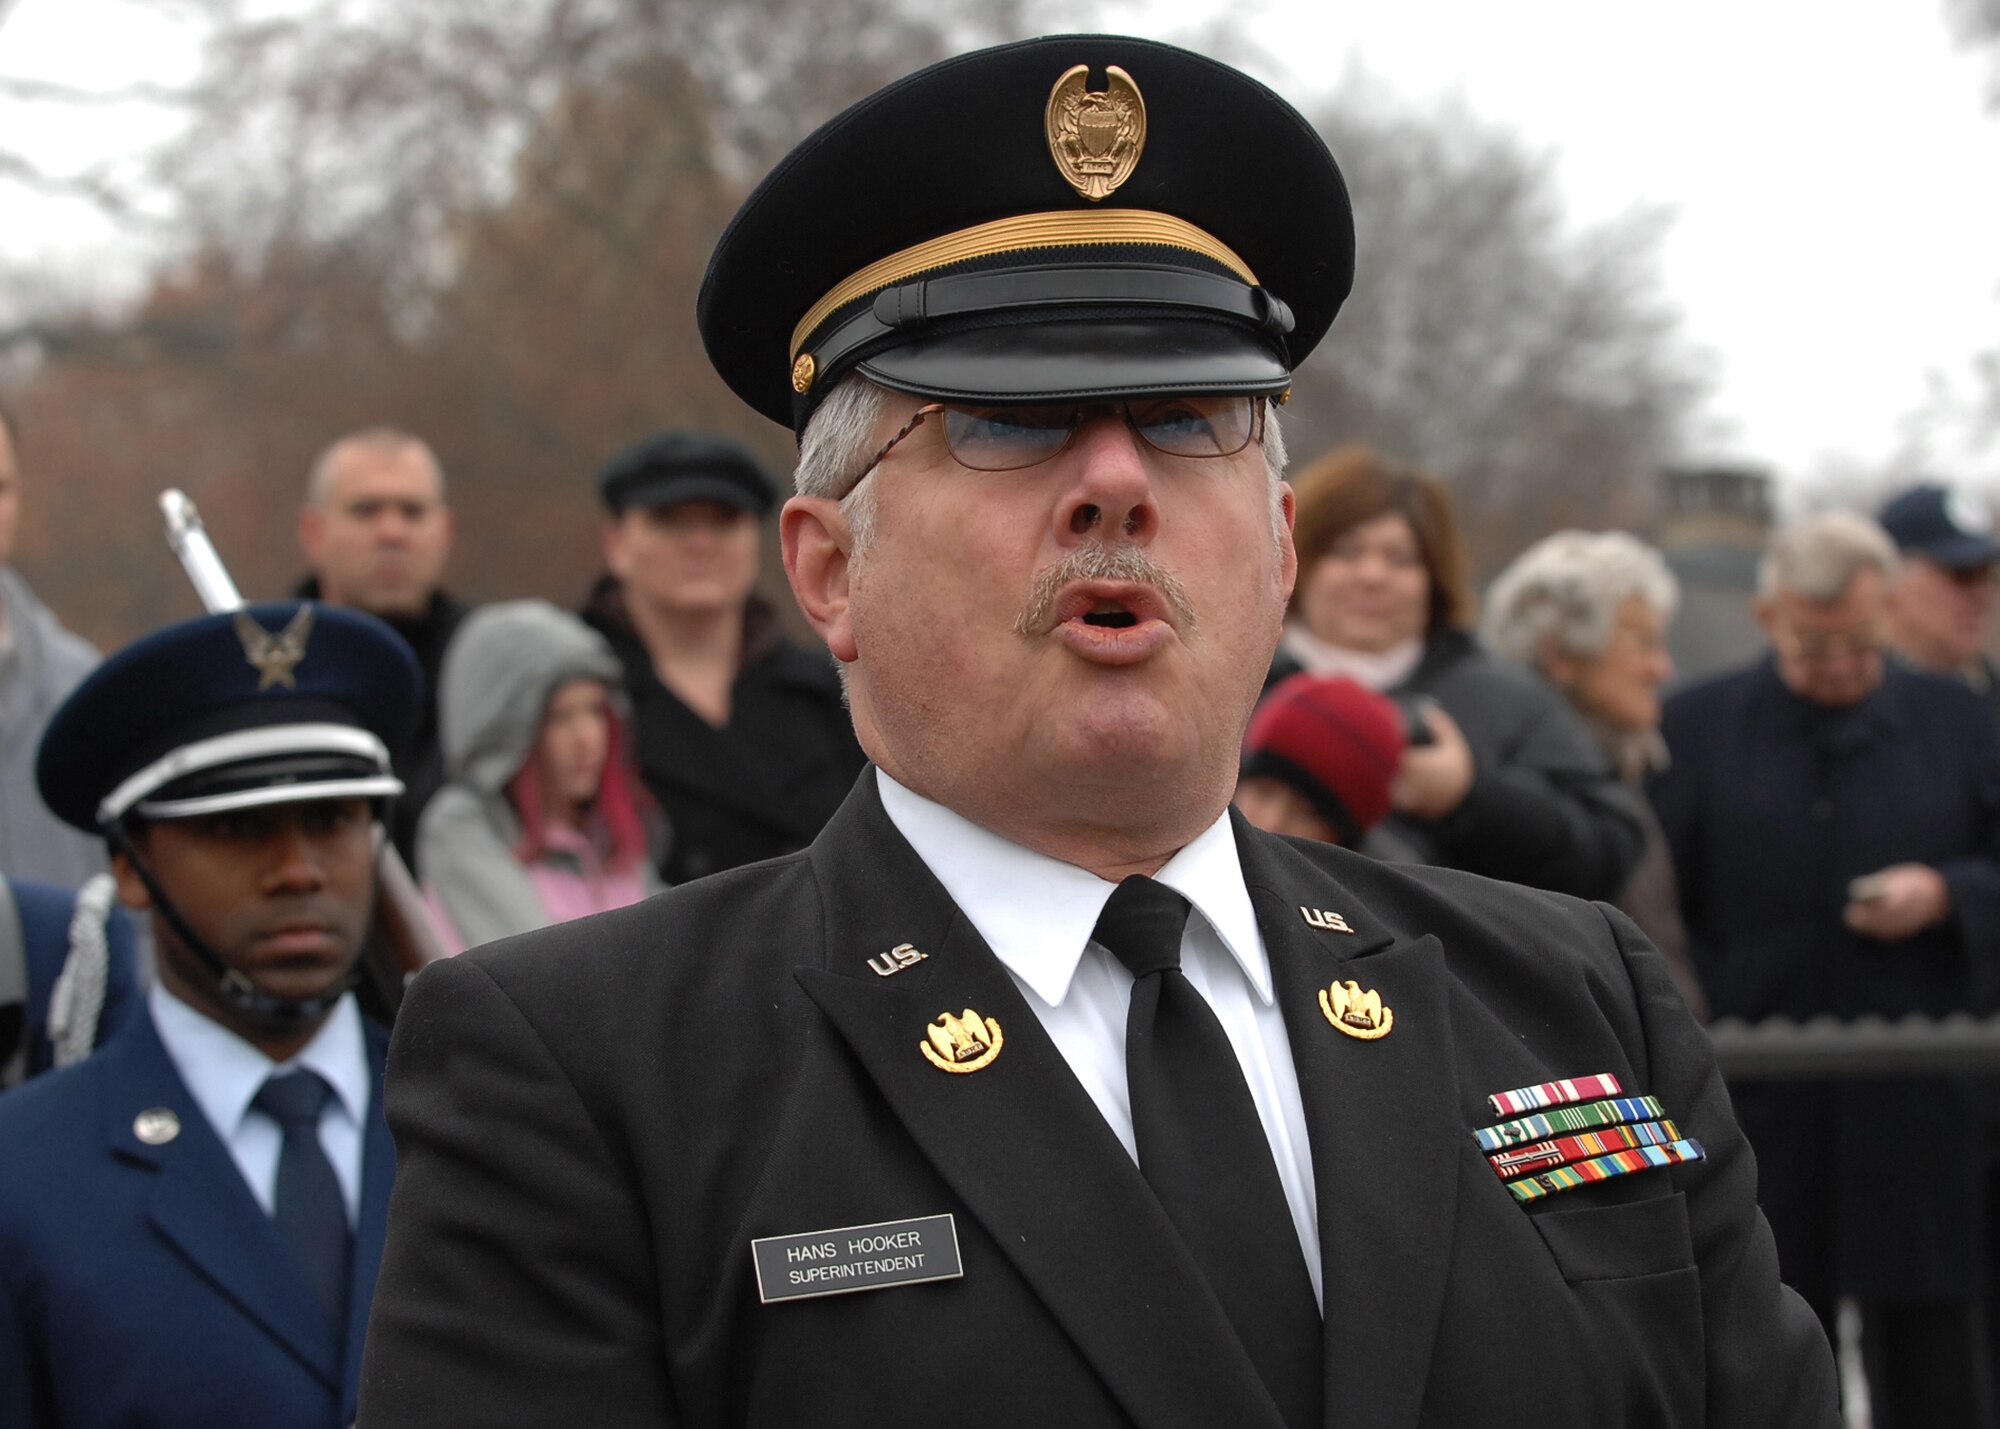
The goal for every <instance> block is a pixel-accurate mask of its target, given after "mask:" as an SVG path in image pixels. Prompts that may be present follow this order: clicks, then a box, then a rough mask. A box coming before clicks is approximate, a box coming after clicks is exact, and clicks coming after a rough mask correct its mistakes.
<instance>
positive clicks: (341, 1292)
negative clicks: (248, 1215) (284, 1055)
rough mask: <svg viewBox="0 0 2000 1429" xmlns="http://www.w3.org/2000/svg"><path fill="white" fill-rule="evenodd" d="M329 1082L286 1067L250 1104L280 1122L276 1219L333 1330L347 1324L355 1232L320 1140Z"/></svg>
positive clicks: (339, 1330)
mask: <svg viewBox="0 0 2000 1429" xmlns="http://www.w3.org/2000/svg"><path fill="white" fill-rule="evenodd" d="M332 1095H333V1088H332V1087H329V1086H328V1085H327V1084H326V1082H325V1080H324V1079H322V1078H321V1077H320V1075H319V1074H318V1073H317V1072H285V1073H283V1074H281V1075H278V1076H274V1077H272V1078H270V1079H269V1080H268V1081H266V1082H265V1083H264V1085H263V1087H262V1088H261V1089H259V1091H258V1093H257V1095H256V1097H255V1098H254V1099H253V1100H252V1101H251V1103H250V1105H251V1106H253V1107H255V1108H256V1109H257V1110H258V1111H261V1112H263V1113H264V1115H266V1116H268V1117H270V1118H271V1120H273V1121H275V1122H277V1123H278V1125H279V1127H280V1128H281V1129H282V1130H283V1131H284V1133H285V1143H284V1146H283V1148H282V1149H281V1150H280V1151H279V1152H278V1195H277V1208H276V1212H275V1215H274V1219H275V1220H276V1221H277V1222H278V1229H279V1230H280V1231H281V1232H282V1233H283V1234H284V1237H285V1239H286V1240H288V1241H290V1242H291V1245H292V1249H294V1250H296V1251H297V1252H298V1253H299V1259H301V1260H302V1261H304V1262H305V1267H306V1281H307V1283H308V1284H310V1285H311V1286H312V1288H313V1293H314V1294H316V1295H318V1296H319V1298H320V1302H321V1303H322V1304H323V1305H325V1306H326V1312H327V1314H328V1315H329V1316H330V1317H331V1318H332V1320H333V1327H334V1332H335V1334H336V1335H341V1334H344V1333H345V1331H346V1329H347V1280H348V1269H349V1265H350V1260H349V1256H350V1248H351V1243H352V1239H353V1237H352V1236H351V1235H350V1233H349V1231H348V1228H347V1203H346V1201H345V1200H343V1199H342V1197H341V1194H340V1180H339V1178H338V1177H336V1176H335V1175H334V1173H333V1163H332V1162H331V1161H329V1160H327V1159H326V1149H325V1148H324V1147H323V1146H321V1145H320V1140H319V1116H320V1112H321V1111H322V1110H324V1109H325V1107H326V1101H327V1098H328V1097H330V1096H332Z"/></svg>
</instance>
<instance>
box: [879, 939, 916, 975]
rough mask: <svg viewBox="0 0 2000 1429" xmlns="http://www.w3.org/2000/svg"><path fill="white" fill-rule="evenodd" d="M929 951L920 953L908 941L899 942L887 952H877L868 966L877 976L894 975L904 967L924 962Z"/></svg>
mask: <svg viewBox="0 0 2000 1429" xmlns="http://www.w3.org/2000/svg"><path fill="white" fill-rule="evenodd" d="M929 956H930V954H929V953H920V952H918V951H917V950H916V949H915V948H913V947H911V946H910V945H909V944H908V943H898V944H896V946H895V947H893V948H891V949H889V951H888V952H886V953H877V954H876V955H875V956H874V957H872V958H870V959H869V960H868V967H869V969H870V971H872V972H873V973H874V974H875V976H877V977H893V976H894V975H895V974H897V973H899V972H901V971H902V970H903V969H904V968H906V967H910V966H911V965H913V964H915V963H920V962H922V961H923V960H924V959H925V958H927V957H929Z"/></svg>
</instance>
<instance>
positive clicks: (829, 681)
mask: <svg viewBox="0 0 2000 1429" xmlns="http://www.w3.org/2000/svg"><path fill="white" fill-rule="evenodd" d="M598 487H599V491H600V492H601V494H602V496H603V499H604V505H605V509H606V511H607V512H608V513H609V519H608V521H607V523H606V526H605V531H604V558H605V564H606V566H607V567H608V568H609V569H608V570H607V571H606V573H605V575H604V576H603V577H602V578H601V579H600V580H599V581H598V582H597V585H596V587H595V588H594V589H593V590H592V591H591V593H590V598H589V600H588V601H587V602H586V604H585V606H584V612H583V614H584V619H586V620H587V621H589V622H590V623H591V624H592V625H594V626H596V627H597V629H598V630H599V631H600V632H602V633H603V635H604V637H605V638H606V639H607V640H609V641H610V642H611V648H612V649H613V650H614V651H615V652H616V653H617V655H618V658H619V661H620V663H622V664H623V665H624V667H625V693H626V696H627V698H628V699H630V701H631V703H632V739H633V744H634V746H635V749H636V753H637V755H638V761H639V772H640V774H641V775H642V776H643V777H644V779H645V781H646V787H647V789H649V790H650V791H651V792H652V795H653V797H654V798H655V799H657V800H658V801H659V803H660V807H661V809H663V810H664V811H665V813H666V816H667V824H668V829H669V838H668V840H667V845H666V851H665V854H664V856H663V857H662V859H661V862H660V873H661V875H662V876H663V877H664V878H665V879H666V880H667V881H668V882H669V883H685V882H686V881H687V880H688V879H690V878H701V877H703V876H704V875H707V874H710V873H717V872H720V871H721V870H723V869H725V868H735V867H737V866H738V865H739V864H745V863H754V862H756V861H757V860H758V859H763V858H774V857H776V856H777V855H779V854H781V853H791V852H793V851H795V850H797V849H801V848H804V847H805V846H806V845H807V844H808V843H810V842H812V839H813V835H815V834H817V833H818V832H819V831H820V829H821V828H822V827H823V826H824V825H825V823H826V821H827V819H828V818H829V817H831V816H832V814H833V811H834V810H835V809H837V808H839V807H840V801H841V799H842V798H843V797H845V796H846V794H847V791H848V789H850V788H851V787H852V786H853V784H854V776H855V775H856V774H858V773H860V772H861V765H862V755H861V747H860V746H859V745H858V744H856V743H855V742H854V730H853V728H852V727H851V726H850V725H849V724H848V720H847V711H846V710H845V709H843V708H842V707H841V703H840V682H839V680H838V678H837V677H836V676H835V674H834V671H833V662H832V660H830V659H829V658H828V657H827V655H826V652H825V651H823V650H810V651H809V650H804V649H801V648H800V647H799V646H797V645H795V644H793V643H792V642H791V641H789V640H787V639H785V637H784V636H783V635H782V634H781V633H780V632H779V630H778V623H777V618H776V616H775V615H774V613H773V612H772V610H771V607H770V606H769V605H768V604H767V603H766V602H765V601H764V599H763V597H761V596H759V595H758V594H757V593H756V592H755V591H754V590H753V589H752V586H753V584H754V583H755V581H756V579H757V546H758V539H759V534H760V527H761V520H762V518H763V516H764V515H765V513H766V512H768V511H769V510H770V509H771V503H772V501H773V500H774V493H773V491H772V488H771V480H770V478H769V477H767V476H766V475H764V472H763V470H762V469H761V468H760V467H759V466H758V465H757V462H756V460H755V459H754V458H753V457H752V456H751V455H750V453H749V452H747V451H746V450H744V449H743V447H742V446H740V445H739V444H738V443H736V442H733V441H730V440H729V439H728V438H727V437H719V436H712V435H710V434H708V433H706V432H661V433H658V434H657V435H655V436H652V437H649V438H647V439H646V440H645V441H643V442H640V443H638V444H637V445H636V446H633V447H630V448H628V449H627V450H625V451H622V452H620V453H619V454H618V455H617V456H614V457H613V458H612V459H611V460H610V461H609V462H607V463H606V464H605V467H604V470H603V472H602V473H601V474H600V475H599V477H598Z"/></svg>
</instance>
